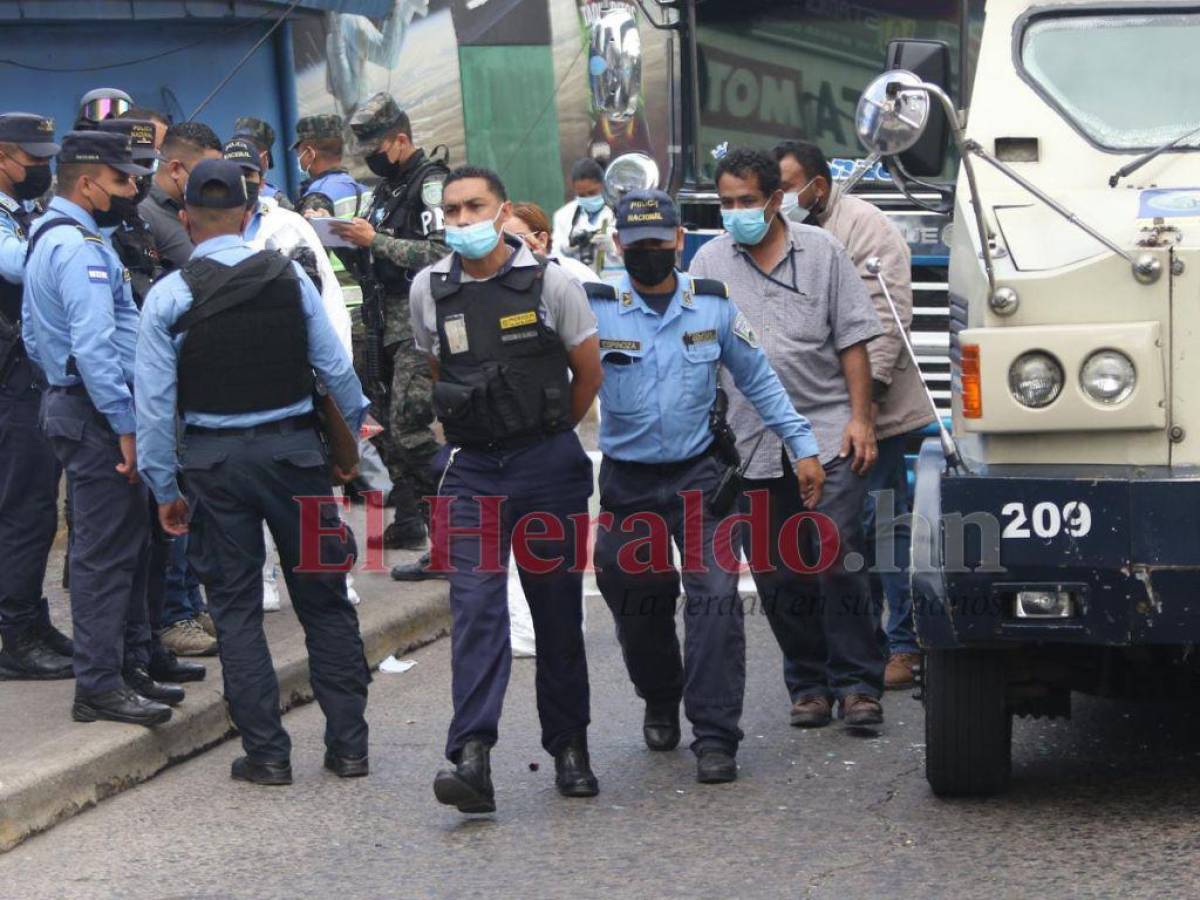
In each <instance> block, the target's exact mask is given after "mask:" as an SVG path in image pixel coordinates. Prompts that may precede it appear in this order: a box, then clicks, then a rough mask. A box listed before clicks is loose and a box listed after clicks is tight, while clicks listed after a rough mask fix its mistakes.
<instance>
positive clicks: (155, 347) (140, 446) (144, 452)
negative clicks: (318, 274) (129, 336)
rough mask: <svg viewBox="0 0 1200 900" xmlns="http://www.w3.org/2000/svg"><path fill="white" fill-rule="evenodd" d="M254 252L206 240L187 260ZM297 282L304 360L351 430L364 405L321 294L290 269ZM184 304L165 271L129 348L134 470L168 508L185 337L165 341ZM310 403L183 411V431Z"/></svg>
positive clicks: (230, 258) (177, 277)
mask: <svg viewBox="0 0 1200 900" xmlns="http://www.w3.org/2000/svg"><path fill="white" fill-rule="evenodd" d="M256 252H258V251H256V250H254V249H253V248H252V247H250V246H249V245H248V244H246V243H245V242H244V241H243V240H242V238H241V237H240V236H238V235H223V236H221V237H215V238H210V239H209V240H207V241H204V242H203V243H202V244H200V245H199V246H198V247H197V248H196V249H195V251H194V252H193V254H192V256H193V258H199V257H206V256H211V257H212V258H213V259H215V260H216V261H217V262H219V263H222V264H223V265H227V266H232V265H236V264H237V263H239V262H241V261H242V260H244V259H246V258H247V257H250V256H253V255H254V254H255V253H256ZM293 266H295V269H296V273H297V275H298V276H299V279H300V296H301V303H302V306H303V309H304V318H305V319H306V320H307V322H308V359H309V362H310V363H312V367H313V368H314V369H315V370H316V371H317V374H318V375H319V376H320V378H321V381H322V382H324V384H325V386H326V387H327V388H328V389H329V393H330V394H331V395H332V396H333V399H334V401H335V402H336V403H337V405H338V409H340V410H341V411H342V415H343V416H344V417H345V419H346V423H347V424H348V425H349V426H350V428H351V429H352V430H354V431H355V432H357V431H358V429H359V428H361V427H362V422H363V417H364V416H365V415H366V412H367V406H368V405H369V404H368V400H367V398H366V397H364V396H363V392H362V385H360V384H359V381H358V376H357V375H355V374H354V366H353V365H352V363H351V361H350V355H349V354H348V353H347V352H346V350H345V348H344V347H343V346H342V344H341V342H340V341H339V340H338V338H337V335H336V334H335V333H334V331H333V327H332V326H331V325H330V324H329V319H328V317H327V316H326V315H325V307H324V305H323V304H322V303H321V295H320V294H318V293H317V289H316V288H315V287H314V286H313V283H312V282H311V281H310V280H309V279H308V276H307V275H305V274H304V271H303V270H302V269H301V268H300V267H299V266H298V265H296V264H295V263H293ZM191 305H192V292H191V291H190V290H188V286H187V283H186V282H185V281H184V280H183V275H182V273H180V272H172V273H171V274H170V275H168V276H166V277H165V278H163V279H162V280H161V281H159V282H158V283H157V284H155V285H154V287H152V288H151V289H150V293H149V294H148V295H147V297H146V303H145V307H144V309H143V312H142V327H141V330H140V332H139V334H138V343H137V376H136V379H135V385H136V393H137V424H138V430H137V452H138V468H139V470H140V471H141V473H142V477H143V478H144V479H145V481H146V483H147V484H148V485H150V489H151V490H152V491H153V492H154V496H155V498H156V499H157V500H158V502H159V503H170V502H171V501H173V500H175V499H176V498H177V497H178V496H179V485H178V483H177V481H176V477H175V473H176V469H177V464H178V457H177V454H176V449H175V417H176V412H177V405H176V385H177V381H178V369H179V348H180V347H182V346H183V340H184V337H185V336H186V335H185V334H180V335H172V334H171V332H170V328H171V326H172V325H173V324H174V323H175V322H176V321H177V320H178V319H179V317H180V316H182V315H183V314H184V313H185V312H187V310H188V309H189V308H191ZM312 409H313V404H312V400H311V399H310V398H308V397H305V398H304V399H303V400H300V401H299V402H297V403H293V404H292V405H291V406H286V407H280V408H279V409H269V410H261V411H257V412H249V413H238V414H236V415H216V414H211V413H200V412H192V411H187V412H185V413H184V414H183V422H184V424H185V425H197V426H200V427H201V428H251V427H253V426H255V425H262V424H264V423H266V422H275V421H278V420H280V419H287V418H291V417H292V416H302V415H305V414H306V413H310V412H312Z"/></svg>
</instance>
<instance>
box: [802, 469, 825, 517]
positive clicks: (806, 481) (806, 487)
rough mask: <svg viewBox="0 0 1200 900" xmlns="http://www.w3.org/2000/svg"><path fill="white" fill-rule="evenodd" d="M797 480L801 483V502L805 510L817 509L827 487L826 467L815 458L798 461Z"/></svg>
mask: <svg viewBox="0 0 1200 900" xmlns="http://www.w3.org/2000/svg"><path fill="white" fill-rule="evenodd" d="M796 480H797V481H799V482H800V500H801V501H802V502H803V503H804V508H805V509H816V508H817V504H818V503H820V502H821V491H822V489H823V488H824V487H825V467H824V466H822V465H821V460H819V459H818V458H817V457H815V456H806V457H804V458H803V459H798V460H796Z"/></svg>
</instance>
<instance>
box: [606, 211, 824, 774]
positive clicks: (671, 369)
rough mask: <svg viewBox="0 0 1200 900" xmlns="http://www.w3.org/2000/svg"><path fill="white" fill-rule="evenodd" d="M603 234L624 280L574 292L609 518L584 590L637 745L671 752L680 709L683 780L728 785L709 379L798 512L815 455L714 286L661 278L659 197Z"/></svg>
mask: <svg viewBox="0 0 1200 900" xmlns="http://www.w3.org/2000/svg"><path fill="white" fill-rule="evenodd" d="M616 229H617V239H618V242H619V244H620V246H621V248H622V249H623V252H624V257H625V266H626V271H627V274H626V275H625V276H623V277H622V279H621V280H620V281H619V282H618V283H617V284H615V285H606V284H594V285H593V284H589V285H586V286H585V288H586V290H587V292H588V296H589V299H590V300H591V302H592V308H593V310H594V311H595V313H596V319H597V321H598V327H599V336H600V353H601V359H602V361H603V366H604V384H603V387H602V388H601V389H600V416H601V418H600V449H601V451H603V454H604V459H603V462H602V463H601V467H600V507H601V510H602V515H603V516H604V517H605V518H606V517H607V514H611V515H612V522H611V524H610V523H608V522H605V521H603V520H602V522H601V530H600V533H599V535H598V537H597V541H596V550H595V564H596V570H597V574H596V580H597V582H598V584H599V587H600V592H601V593H602V594H603V595H604V599H605V601H606V602H607V603H608V606H609V609H611V610H612V613H613V618H614V619H615V620H616V624H617V635H618V638H619V640H620V643H621V650H622V652H623V654H624V657H625V664H626V667H627V668H628V669H629V675H630V678H631V679H632V681H633V684H634V687H635V688H636V690H637V693H638V696H640V697H641V698H642V699H643V700H645V702H646V712H645V719H644V727H643V735H644V737H645V740H646V744H647V746H648V747H649V748H650V749H651V750H671V749H674V747H675V746H676V745H677V744H678V742H679V737H680V734H679V701H680V699H682V700H683V701H684V708H685V711H686V712H687V716H688V719H689V720H690V721H691V723H692V727H693V732H694V734H695V740H694V741H693V743H692V750H693V752H694V753H695V754H696V756H697V780H698V781H700V782H701V783H704V784H715V783H720V782H728V781H733V780H734V779H735V778H736V777H737V763H736V761H735V756H736V754H737V748H738V743H739V742H740V741H741V739H742V732H741V729H740V728H739V727H738V721H739V719H740V718H741V712H742V695H743V693H744V688H745V679H746V644H745V634H744V630H743V618H742V615H743V611H742V607H741V604H740V600H739V596H738V573H737V567H736V565H735V564H734V559H735V558H736V555H735V553H734V551H732V550H731V549H730V548H729V545H730V542H729V541H728V539H727V538H726V539H725V545H724V546H725V549H724V550H722V547H721V545H719V544H714V535H715V534H716V532H717V526H718V523H719V522H720V520H721V519H722V518H723V517H724V515H725V513H726V512H728V511H730V509H731V508H732V500H733V498H734V496H735V494H736V491H730V490H729V485H728V484H726V485H724V487H722V482H723V480H726V479H728V478H729V474H728V472H729V469H730V465H729V460H724V461H722V460H720V459H718V454H717V450H718V446H717V445H714V434H715V431H714V428H713V425H714V424H716V423H713V422H711V421H710V411H711V410H712V409H713V406H714V401H715V400H716V399H717V369H718V367H719V366H724V367H725V368H726V369H727V370H728V371H729V373H730V374H731V375H732V376H733V379H734V383H735V384H736V385H737V387H738V389H739V390H741V391H742V393H744V394H745V395H746V397H747V398H748V399H750V401H751V402H752V403H753V404H754V405H755V407H756V408H757V410H758V412H759V414H760V415H761V416H762V419H763V422H764V423H765V424H766V425H767V426H768V427H770V428H771V429H773V430H774V431H775V432H776V433H777V434H778V435H779V436H780V438H781V439H782V440H783V441H784V443H785V445H786V446H787V449H788V453H789V454H790V455H791V458H792V460H793V462H794V463H795V465H796V472H797V476H798V478H799V479H800V483H801V486H802V493H804V494H805V498H806V500H807V501H808V502H810V503H815V502H816V498H817V497H818V496H819V494H820V484H821V473H822V470H821V466H820V464H819V463H818V462H817V443H816V441H815V440H814V439H813V436H812V431H811V429H810V428H809V424H808V422H807V420H805V419H804V417H802V416H801V415H799V414H798V413H797V412H796V411H795V409H794V408H793V407H792V404H791V401H790V400H789V399H788V396H787V393H786V391H785V390H784V388H783V385H782V384H780V382H779V379H778V377H777V376H776V375H775V372H774V370H773V369H772V368H771V366H770V364H769V363H768V362H767V358H766V356H765V354H764V353H763V351H762V350H761V349H760V348H759V344H758V338H757V336H756V335H755V334H754V332H753V330H752V329H751V328H750V326H749V324H748V323H747V322H746V320H745V318H744V317H743V316H741V315H740V314H739V313H738V311H737V309H736V307H735V306H734V305H733V304H732V303H731V302H730V301H729V299H728V298H727V292H726V289H725V286H724V285H723V284H721V283H720V282H717V281H709V280H705V279H692V278H691V277H690V276H688V275H685V274H684V273H682V272H679V271H678V270H676V269H675V259H676V254H677V252H678V251H679V249H680V248H682V246H683V230H682V229H681V228H680V227H679V218H678V215H677V214H676V211H675V207H674V204H673V203H672V201H671V198H670V197H669V196H668V195H667V194H665V193H663V192H662V191H635V192H632V193H630V194H628V195H626V196H625V197H624V198H623V200H622V201H621V204H620V206H619V207H618V209H617V218H616ZM718 428H719V425H718ZM685 491H692V492H697V491H698V492H703V499H700V497H699V495H693V501H691V503H690V505H688V504H685V499H684V497H683V496H682V492H685ZM722 498H724V499H722ZM651 519H653V521H654V522H660V523H665V528H656V527H655V525H654V524H653V523H652V522H651V521H650V520H651ZM685 520H686V521H685ZM668 532H669V536H668ZM647 538H650V539H651V541H649V542H648V541H647ZM670 538H674V539H675V541H676V542H677V543H678V544H679V545H680V546H681V547H682V548H683V562H684V564H683V566H682V570H683V577H682V581H683V588H684V591H685V593H686V595H687V605H686V607H685V613H684V624H685V628H686V636H685V643H684V652H683V656H682V657H681V655H680V649H679V640H678V638H677V636H676V634H675V601H676V599H677V598H678V596H679V588H680V572H679V571H678V570H677V569H676V568H675V565H674V561H673V559H671V549H670V543H669V542H670ZM697 544H699V546H697ZM633 545H640V546H633ZM734 546H736V544H734Z"/></svg>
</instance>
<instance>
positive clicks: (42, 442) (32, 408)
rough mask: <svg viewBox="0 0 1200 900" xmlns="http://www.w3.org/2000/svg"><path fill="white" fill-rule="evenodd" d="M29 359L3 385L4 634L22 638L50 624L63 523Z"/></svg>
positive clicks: (0, 556)
mask: <svg viewBox="0 0 1200 900" xmlns="http://www.w3.org/2000/svg"><path fill="white" fill-rule="evenodd" d="M30 375H31V372H30V371H29V364H28V363H25V362H23V363H18V364H17V366H16V367H15V368H14V371H13V373H12V375H10V377H9V380H8V383H7V384H6V385H5V386H4V387H0V560H3V563H2V564H0V638H3V639H4V641H6V642H8V641H13V640H17V639H19V638H20V637H21V636H22V635H24V634H25V633H26V632H28V631H29V630H30V629H33V628H36V627H38V626H39V625H46V624H48V623H49V621H50V611H49V608H48V607H47V605H46V599H45V597H43V596H42V582H43V581H44V580H45V577H46V561H47V559H48V558H49V556H50V548H51V546H52V545H53V544H54V534H55V531H56V530H57V528H58V511H57V510H58V479H59V474H60V470H59V467H58V460H57V459H56V458H55V456H54V449H53V448H52V447H51V446H50V444H49V442H48V441H47V440H46V437H45V435H43V434H42V430H41V428H40V427H39V425H38V414H39V408H40V406H41V393H40V392H39V391H38V390H37V389H36V388H34V387H32V385H31V383H30V381H31V378H30Z"/></svg>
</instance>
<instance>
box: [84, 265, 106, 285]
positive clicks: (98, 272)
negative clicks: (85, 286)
mask: <svg viewBox="0 0 1200 900" xmlns="http://www.w3.org/2000/svg"><path fill="white" fill-rule="evenodd" d="M87 273H88V281H92V282H95V283H96V284H108V269H106V268H104V266H88V267H87Z"/></svg>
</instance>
